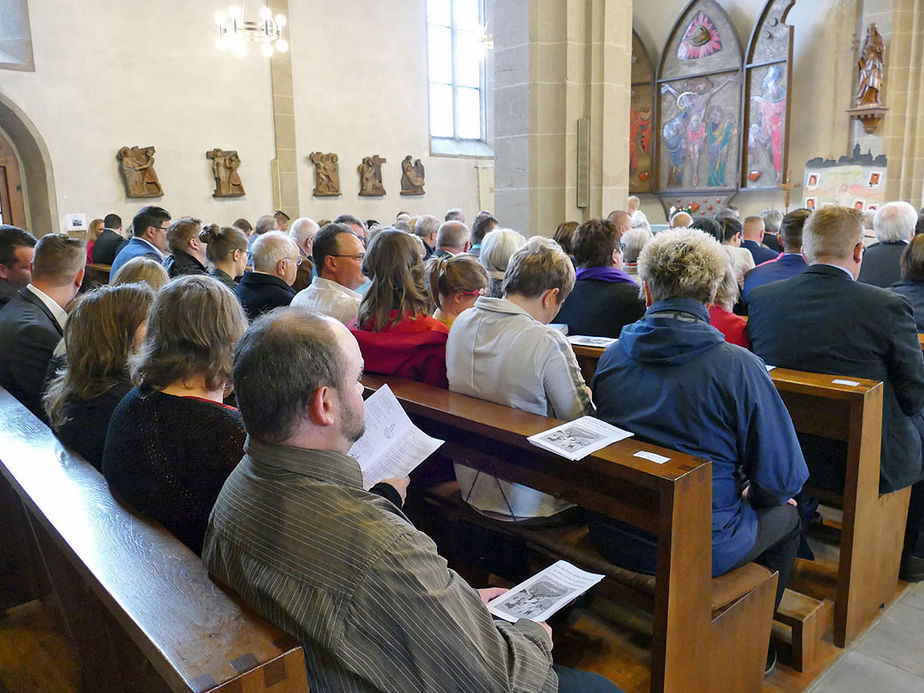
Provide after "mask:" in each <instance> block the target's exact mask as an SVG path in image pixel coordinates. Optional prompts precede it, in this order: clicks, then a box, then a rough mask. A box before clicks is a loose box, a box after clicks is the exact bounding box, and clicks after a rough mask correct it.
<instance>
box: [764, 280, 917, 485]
mask: <svg viewBox="0 0 924 693" xmlns="http://www.w3.org/2000/svg"><path fill="white" fill-rule="evenodd" d="M748 306H749V318H748V327H747V329H748V338H749V339H750V342H751V349H752V350H753V351H754V353H756V354H757V355H758V356H760V357H761V358H763V359H764V361H766V362H767V363H768V364H771V365H774V366H781V367H783V368H795V369H797V370H802V371H813V372H815V373H831V374H834V375H844V376H846V377H850V376H854V377H859V378H871V379H872V380H881V381H882V382H883V383H884V385H885V391H884V393H883V410H882V461H881V465H880V475H879V487H880V490H881V491H882V492H883V493H887V492H889V491H895V490H897V489H900V488H904V487H906V486H910V485H911V484H913V483H915V482H916V481H919V480H920V479H921V477H922V470H921V464H922V463H921V447H922V446H921V434H920V433H919V430H920V429H919V428H918V427H917V426H918V425H920V423H921V421H922V419H924V417H922V415H921V412H922V411H924V357H922V355H921V347H920V344H919V343H918V331H917V327H916V326H915V322H914V315H913V313H912V309H911V306H910V305H909V303H908V302H907V301H906V300H905V299H903V298H902V297H901V296H898V295H897V294H895V293H893V292H891V291H887V290H885V289H879V288H877V287H874V286H869V285H868V284H862V283H860V282H854V281H851V279H850V278H849V277H848V276H847V274H846V273H845V272H843V271H841V270H840V269H838V268H837V267H831V266H828V265H813V266H811V267H809V268H808V269H807V270H805V271H804V272H803V273H802V274H799V275H797V276H795V277H792V278H791V279H784V280H783V281H778V282H773V283H771V284H765V285H763V286H758V287H757V288H756V289H754V290H753V291H752V292H751V295H750V298H749V300H748ZM811 457H812V455H811V454H810V452H809V450H808V449H806V460H807V461H808V462H809V463H810V464H811V463H812V459H811Z"/></svg>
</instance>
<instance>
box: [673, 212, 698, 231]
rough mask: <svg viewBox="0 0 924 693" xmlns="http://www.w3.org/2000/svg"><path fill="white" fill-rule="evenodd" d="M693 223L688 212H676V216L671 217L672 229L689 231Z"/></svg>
mask: <svg viewBox="0 0 924 693" xmlns="http://www.w3.org/2000/svg"><path fill="white" fill-rule="evenodd" d="M692 223H693V217H692V216H690V215H689V214H687V213H686V212H674V215H673V216H672V217H671V221H670V224H671V228H672V229H681V228H683V229H688V228H690V224H692Z"/></svg>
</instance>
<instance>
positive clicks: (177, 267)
mask: <svg viewBox="0 0 924 693" xmlns="http://www.w3.org/2000/svg"><path fill="white" fill-rule="evenodd" d="M164 269H165V270H167V274H169V275H170V278H171V279H175V278H177V277H183V276H186V275H187V274H206V270H205V265H203V264H202V263H201V262H199V261H198V260H197V259H196V258H194V257H193V256H192V255H190V254H189V253H183V252H180V253H174V254H173V255H168V256H167V258H166V259H165V260H164Z"/></svg>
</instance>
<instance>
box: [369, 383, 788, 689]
mask: <svg viewBox="0 0 924 693" xmlns="http://www.w3.org/2000/svg"><path fill="white" fill-rule="evenodd" d="M363 383H364V385H365V386H366V388H367V390H368V391H374V390H376V389H378V388H379V387H381V386H382V385H383V384H388V385H389V386H390V388H391V389H392V391H393V392H394V394H395V396H396V397H397V398H398V400H399V401H400V402H401V404H402V406H403V407H404V409H405V411H406V412H407V413H408V415H409V416H410V417H411V419H412V420H413V421H414V423H415V424H416V425H417V426H419V427H420V428H421V429H422V430H424V431H425V432H426V433H428V434H429V435H432V436H435V437H437V438H440V439H442V440H444V441H446V443H445V444H444V445H443V446H442V447H441V448H440V451H439V452H440V454H441V455H444V456H446V457H449V458H451V459H453V460H458V461H464V462H465V464H468V465H470V466H473V467H476V468H480V469H483V470H484V471H486V472H488V473H495V474H498V475H499V476H502V477H503V478H505V479H509V480H511V481H516V482H519V483H522V484H526V485H529V486H531V487H533V488H536V489H539V490H541V491H544V492H546V493H551V494H553V495H555V496H557V497H559V498H563V499H565V500H568V501H570V502H573V503H576V504H578V505H580V506H582V507H584V508H587V509H589V510H593V511H596V512H600V513H602V514H605V515H607V516H610V517H614V518H618V519H620V520H623V521H625V522H627V523H629V524H632V525H633V526H637V527H641V528H644V529H647V530H650V531H652V532H654V533H656V534H657V535H658V538H659V544H658V557H657V568H656V575H655V576H654V579H653V580H652V579H651V578H645V579H643V580H642V582H647V584H648V589H649V590H650V595H649V597H650V607H651V612H652V613H653V633H652V641H651V655H650V690H651V691H656V692H659V693H660V692H661V691H679V690H705V691H729V690H734V691H758V690H760V689H761V685H762V681H763V669H764V664H765V656H766V651H767V642H768V638H769V632H770V622H771V616H772V611H773V597H774V594H775V590H776V579H777V576H776V574H775V573H774V574H772V575H771V574H770V572H769V571H767V570H766V569H764V568H762V567H760V566H756V565H751V566H745V568H743V569H741V570H740V571H734V572H733V573H732V574H730V575H729V576H722V578H717V579H716V580H713V578H712V574H711V567H712V566H711V555H712V551H711V516H712V498H711V496H712V471H711V465H710V463H709V462H708V461H706V460H702V459H698V458H694V457H691V456H689V455H683V454H681V453H677V452H674V451H670V450H665V449H663V448H659V447H657V446H653V445H648V444H645V443H642V442H640V441H637V440H634V439H631V438H630V439H628V440H624V441H621V442H619V443H617V444H614V445H611V446H609V447H607V448H605V449H603V450H601V451H599V452H597V453H595V454H593V455H591V456H589V457H587V458H585V459H583V460H581V461H580V462H571V461H569V460H566V459H564V458H562V457H559V456H557V455H554V454H551V453H547V452H545V451H543V450H541V449H540V448H537V447H535V446H533V445H531V444H530V443H529V442H528V441H527V440H526V438H527V437H528V436H530V435H533V434H534V433H538V432H540V431H543V430H547V429H548V428H551V427H553V426H555V425H558V424H559V423H561V422H560V421H557V420H555V419H550V418H546V417H543V416H537V415H534V414H530V413H528V412H523V411H519V410H516V409H512V408H509V407H505V406H501V405H497V404H493V403H489V402H485V401H483V400H479V399H475V398H473V397H467V396H465V395H461V394H458V393H452V392H448V391H447V390H441V389H438V388H434V387H430V386H428V385H424V384H422V383H416V382H411V381H407V380H402V379H399V378H382V377H378V376H371V375H366V376H365V377H364V378H363ZM640 451H645V452H653V453H655V454H660V455H663V456H666V457H669V458H670V459H669V460H668V461H667V462H665V463H664V464H657V463H655V462H651V461H649V460H647V459H644V458H641V457H637V456H635V455H636V453H637V452H640ZM576 471H577V472H578V473H575V472H576ZM566 543H567V542H566ZM556 548H557V547H556V546H553V547H552V549H553V551H554V550H555V549H556ZM559 555H560V554H559ZM561 557H565V558H569V559H575V560H576V557H575V556H573V555H567V554H566V555H564V556H561ZM585 567H591V568H592V567H594V566H585ZM598 567H600V566H598ZM604 582H606V581H604ZM723 590H724V591H725V594H726V595H727V594H728V592H729V590H732V591H735V593H734V594H733V595H732V596H731V597H728V596H726V597H718V598H717V600H718V601H722V602H725V603H724V604H723V605H720V608H718V609H715V610H714V609H713V608H712V607H713V602H714V599H715V598H716V597H715V595H717V594H718V593H720V592H722V591H723ZM617 683H619V682H618V681H617Z"/></svg>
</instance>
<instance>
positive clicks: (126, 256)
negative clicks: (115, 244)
mask: <svg viewBox="0 0 924 693" xmlns="http://www.w3.org/2000/svg"><path fill="white" fill-rule="evenodd" d="M169 226H170V212H168V211H167V210H166V209H164V208H163V207H154V206H150V207H142V208H141V209H140V210H139V212H138V213H137V214H136V215H135V218H134V219H132V234H133V236H132V239H131V240H130V241H129V242H128V243H127V244H126V245H125V247H124V248H122V250H120V251H119V254H118V255H116V257H115V260H113V261H112V267H111V268H110V269H109V276H110V277H114V276H115V275H116V272H118V271H119V268H120V267H121V266H122V265H124V264H125V263H126V262H128V261H129V260H134V259H135V258H136V257H152V258H154V259H155V260H157V261H158V262H163V261H164V258H165V257H167V229H168V228H169Z"/></svg>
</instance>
